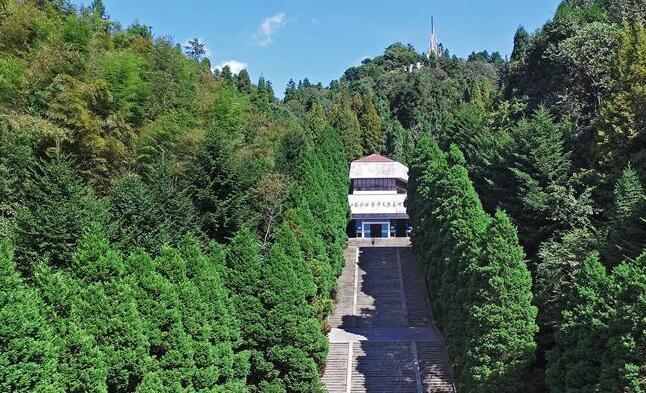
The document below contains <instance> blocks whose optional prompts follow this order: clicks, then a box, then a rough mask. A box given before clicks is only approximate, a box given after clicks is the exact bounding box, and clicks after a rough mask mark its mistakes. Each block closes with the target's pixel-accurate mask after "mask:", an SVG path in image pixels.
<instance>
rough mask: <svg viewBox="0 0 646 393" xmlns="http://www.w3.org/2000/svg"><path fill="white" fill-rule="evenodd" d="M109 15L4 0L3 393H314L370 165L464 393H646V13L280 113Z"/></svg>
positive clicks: (42, 0)
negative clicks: (407, 221) (400, 190)
mask: <svg viewBox="0 0 646 393" xmlns="http://www.w3.org/2000/svg"><path fill="white" fill-rule="evenodd" d="M108 12H109V10H106V9H105V7H104V5H103V3H102V2H101V1H100V0H95V1H94V2H93V3H92V5H91V6H89V7H85V8H78V7H75V6H72V5H71V4H70V3H69V2H67V1H65V0H0V282H1V283H0V391H2V392H5V391H6V392H165V391H168V392H179V391H186V392H193V391H195V392H197V391H199V392H318V391H323V390H324V388H323V386H322V385H321V382H320V378H319V373H320V371H321V369H322V368H323V367H324V361H325V356H326V353H327V341H326V338H325V333H326V331H327V330H328V326H327V322H326V318H327V315H328V313H329V312H330V310H331V308H332V305H333V298H334V294H335V280H336V277H337V276H338V274H339V273H340V271H341V268H342V266H343V263H344V260H343V250H344V249H345V247H346V243H347V236H346V224H347V221H348V218H349V217H348V206H347V190H348V180H347V178H348V162H349V161H350V160H352V159H355V158H358V157H360V156H362V155H364V154H370V153H374V152H380V153H381V154H384V155H387V156H389V157H392V158H395V159H398V160H400V161H401V162H404V163H407V164H408V165H409V168H410V173H409V175H410V181H409V185H408V188H409V189H408V201H407V209H408V211H409V215H410V217H411V223H412V225H413V236H412V241H413V250H414V252H415V255H416V257H417V259H418V261H419V262H420V263H421V264H422V265H423V267H424V271H425V272H426V274H427V277H426V279H427V283H428V286H429V289H430V293H431V297H432V303H433V312H434V318H435V319H436V321H437V323H438V325H439V327H440V329H441V330H442V333H443V334H444V337H445V340H446V345H447V351H448V357H449V362H450V366H451V368H452V371H453V375H454V378H455V381H456V385H457V388H458V391H460V392H547V391H549V392H553V393H556V392H572V393H574V392H618V393H619V392H644V391H646V363H645V362H644V359H646V317H645V316H646V254H645V253H644V247H645V243H646V194H645V191H644V185H645V184H646V3H644V2H643V1H642V0H565V1H564V2H563V3H562V4H561V5H560V6H559V8H558V10H557V12H556V15H555V16H554V18H553V19H552V20H551V21H548V22H547V23H546V24H545V25H544V26H543V27H542V28H541V29H539V30H538V31H536V32H533V33H529V32H527V31H525V29H523V28H522V27H521V28H519V29H518V31H517V32H516V35H515V38H514V50H513V53H512V54H511V58H510V59H504V58H503V57H502V56H501V55H500V54H498V53H493V54H490V53H488V52H487V51H483V52H479V53H473V54H471V55H470V56H469V57H468V58H467V59H460V58H457V57H455V56H452V55H451V54H450V53H449V50H448V49H446V48H443V49H442V53H440V54H438V55H432V56H430V57H428V58H427V56H426V55H423V54H420V53H418V52H416V51H415V49H414V48H413V47H411V46H410V45H403V44H400V43H395V44H393V45H391V46H389V47H388V48H386V50H385V52H384V54H383V55H380V56H377V57H375V58H371V59H365V60H364V61H363V62H362V64H361V65H359V66H356V67H352V68H349V69H348V70H346V71H345V73H344V74H343V75H342V76H341V77H340V78H339V80H336V81H332V82H331V83H330V85H329V86H323V85H322V84H320V83H318V84H313V83H311V82H310V81H309V80H307V79H304V80H301V81H298V82H294V81H290V83H289V84H288V86H287V88H286V90H285V96H284V99H282V100H278V99H276V98H275V94H274V90H273V87H272V84H271V82H269V81H267V80H265V79H263V78H260V80H258V81H257V82H256V83H252V81H251V80H250V78H249V74H248V73H247V71H245V70H243V71H241V72H240V73H239V74H237V75H234V74H232V73H231V71H230V69H228V68H227V67H224V68H223V69H222V70H212V69H211V65H210V64H209V60H208V59H206V58H205V57H204V54H205V50H204V47H203V46H202V44H201V43H200V42H199V41H198V40H193V41H191V42H189V43H188V44H187V45H186V46H185V47H182V46H181V45H178V44H176V43H175V42H173V41H172V40H171V39H169V38H165V37H163V36H159V35H154V34H153V33H152V30H151V28H150V27H148V26H146V25H143V24H140V23H134V24H132V25H131V26H129V27H127V28H124V27H123V26H121V25H120V24H119V23H117V22H114V21H112V20H110V18H109V16H108Z"/></svg>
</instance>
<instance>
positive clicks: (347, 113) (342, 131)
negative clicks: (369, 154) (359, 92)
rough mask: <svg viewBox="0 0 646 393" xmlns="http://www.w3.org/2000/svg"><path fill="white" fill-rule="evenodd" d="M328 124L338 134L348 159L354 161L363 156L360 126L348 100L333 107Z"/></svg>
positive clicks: (343, 100)
mask: <svg viewBox="0 0 646 393" xmlns="http://www.w3.org/2000/svg"><path fill="white" fill-rule="evenodd" d="M330 124H332V126H333V127H334V128H335V129H336V130H337V132H339V135H340V137H341V140H342V141H343V148H344V150H345V155H346V156H347V157H348V159H350V160H354V159H357V158H359V157H361V155H362V154H363V148H362V146H361V126H360V124H359V120H358V119H357V115H356V113H355V112H353V111H352V109H351V108H350V100H349V99H347V98H344V99H342V100H341V102H339V103H337V104H336V105H335V106H334V108H333V109H332V115H331V118H330Z"/></svg>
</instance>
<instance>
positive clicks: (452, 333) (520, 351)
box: [406, 139, 537, 392]
mask: <svg viewBox="0 0 646 393" xmlns="http://www.w3.org/2000/svg"><path fill="white" fill-rule="evenodd" d="M463 164H464V156H463V155H462V153H461V152H460V151H459V150H458V149H457V148H456V147H455V146H452V147H451V149H450V151H449V153H448V154H447V153H444V152H443V151H442V150H440V148H439V147H438V145H437V143H436V142H435V141H429V140H428V139H422V141H421V142H420V143H419V145H418V147H417V149H416V150H415V153H414V158H413V161H412V165H411V167H410V172H409V184H408V200H407V203H406V206H407V210H408V212H409V216H410V217H411V224H412V225H413V238H412V241H413V249H414V251H415V253H416V255H417V257H418V260H419V261H420V262H421V263H422V264H423V266H424V267H425V270H426V272H427V279H428V285H429V289H430V291H431V297H432V305H433V312H434V315H435V317H436V319H437V320H438V322H439V324H440V326H441V328H442V331H443V333H444V335H445V340H446V345H447V351H448V355H449V362H450V364H451V365H452V367H453V370H454V373H455V375H456V379H457V381H456V382H457V384H458V387H459V388H462V389H465V390H467V391H472V390H474V391H475V390H478V391H498V390H500V389H502V390H503V391H509V392H515V391H518V390H519V389H521V388H522V386H524V382H523V378H524V376H525V375H526V374H527V368H528V366H529V365H530V363H531V361H532V360H533V357H534V350H535V344H534V342H533V335H534V333H536V331H537V327H536V323H535V319H536V308H535V307H533V306H531V302H532V293H531V277H530V274H529V271H528V270H527V266H526V265H525V263H524V260H523V259H524V253H523V250H522V248H521V247H520V245H519V244H518V238H517V235H516V230H515V228H514V227H513V226H512V225H511V222H510V221H509V219H508V218H507V216H506V215H505V214H504V213H502V212H497V213H496V215H495V216H494V217H493V218H492V217H489V216H488V215H487V214H486V213H485V212H484V210H483V208H482V205H481V203H480V200H479V199H478V196H477V194H476V193H475V190H474V188H473V185H472V184H471V182H470V180H469V178H468V175H467V173H466V170H465V169H464V167H463ZM458 310H467V312H466V313H463V312H461V311H458ZM502 359H505V360H504V361H502Z"/></svg>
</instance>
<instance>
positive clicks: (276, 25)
mask: <svg viewBox="0 0 646 393" xmlns="http://www.w3.org/2000/svg"><path fill="white" fill-rule="evenodd" d="M285 17H286V15H285V13H284V12H280V13H278V14H276V15H274V16H270V17H268V18H265V20H263V21H262V23H261V24H260V27H258V32H257V33H256V34H254V39H255V40H256V42H257V43H258V45H260V46H267V45H269V44H271V43H272V41H273V40H274V34H275V33H276V31H277V30H278V29H280V28H281V27H283V26H285V23H287V20H286V19H285Z"/></svg>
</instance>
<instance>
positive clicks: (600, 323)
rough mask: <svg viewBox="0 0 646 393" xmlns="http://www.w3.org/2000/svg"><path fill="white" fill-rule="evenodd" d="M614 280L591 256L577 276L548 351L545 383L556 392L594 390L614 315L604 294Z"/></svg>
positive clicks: (596, 259)
mask: <svg viewBox="0 0 646 393" xmlns="http://www.w3.org/2000/svg"><path fill="white" fill-rule="evenodd" d="M611 287H612V281H611V279H610V278H609V277H608V274H607V272H606V268H605V267H604V266H603V265H602V264H601V262H600V261H599V256H598V255H597V254H593V255H591V256H590V257H588V258H587V259H586V260H585V262H584V263H583V266H582V268H581V272H580V273H579V274H578V275H577V277H576V282H575V284H574V290H573V292H572V294H571V296H570V298H569V299H568V304H567V306H566V309H565V310H564V311H563V321H562V323H561V324H560V326H559V327H558V330H557V331H556V333H555V335H554V339H555V347H554V348H553V349H552V350H550V351H548V352H547V362H548V364H547V369H546V371H545V381H546V383H547V385H548V387H549V389H550V391H552V392H584V391H594V388H595V385H596V383H597V378H598V376H599V373H600V371H601V357H600V356H599V355H600V354H602V353H603V352H604V348H605V345H606V342H607V340H608V320H609V317H610V315H611V313H612V312H613V310H612V306H611V305H610V304H609V303H608V298H607V297H606V296H605V295H604V294H605V293H606V292H607V290H608V288H611Z"/></svg>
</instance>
